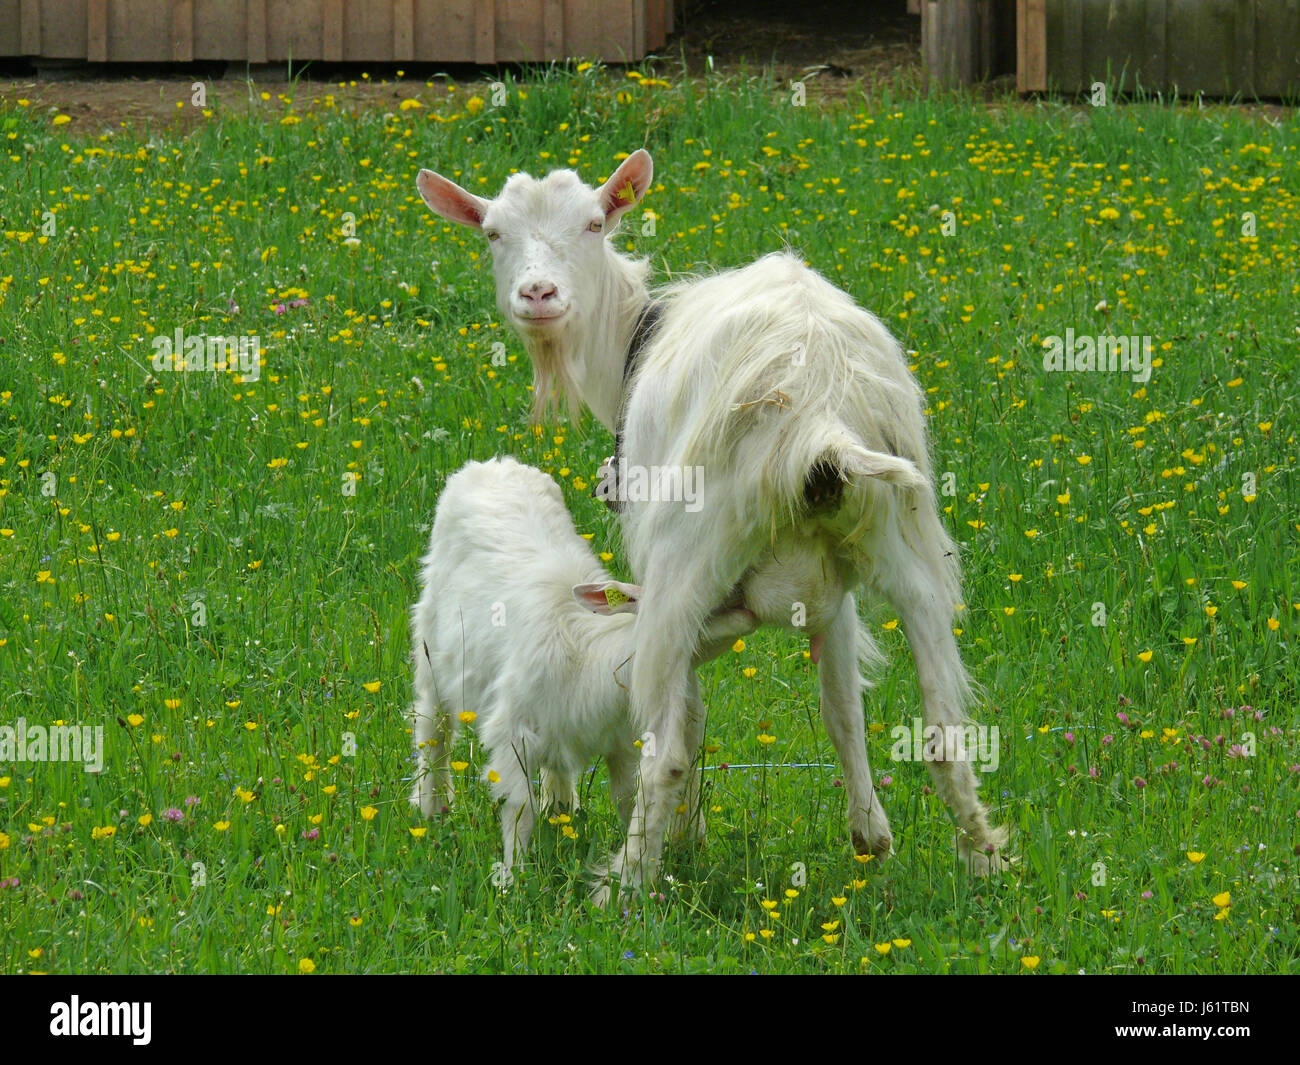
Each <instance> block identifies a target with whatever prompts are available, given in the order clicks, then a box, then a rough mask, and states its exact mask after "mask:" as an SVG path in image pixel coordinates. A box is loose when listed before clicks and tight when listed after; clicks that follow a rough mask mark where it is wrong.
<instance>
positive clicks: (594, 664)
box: [411, 457, 755, 871]
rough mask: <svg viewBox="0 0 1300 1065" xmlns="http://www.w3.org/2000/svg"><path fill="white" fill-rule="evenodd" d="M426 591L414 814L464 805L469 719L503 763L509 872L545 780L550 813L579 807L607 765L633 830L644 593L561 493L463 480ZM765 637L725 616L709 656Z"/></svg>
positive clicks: (493, 769)
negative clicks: (638, 616) (466, 713)
mask: <svg viewBox="0 0 1300 1065" xmlns="http://www.w3.org/2000/svg"><path fill="white" fill-rule="evenodd" d="M421 580H422V582H423V586H422V591H421V593H420V599H419V602H417V603H416V605H415V607H414V608H413V609H412V611H411V653H412V658H413V662H414V666H415V702H414V705H413V706H412V709H411V718H412V724H413V733H414V739H415V753H416V770H415V786H414V788H413V789H412V791H411V802H412V803H413V804H414V805H416V806H418V807H419V808H420V811H421V812H422V813H423V814H424V815H425V816H426V817H432V816H433V814H434V812H435V811H436V810H437V808H438V807H439V806H440V805H442V804H443V803H444V802H445V803H447V804H450V803H451V801H452V797H453V788H452V782H451V773H450V769H449V756H450V754H451V747H452V743H453V742H454V740H455V735H456V729H457V724H458V721H459V716H458V714H459V712H460V711H461V710H465V709H469V710H473V711H474V712H475V713H476V715H477V727H478V735H479V738H480V739H481V740H482V742H483V745H484V746H485V747H487V748H488V750H489V751H490V752H491V754H490V756H489V759H488V762H487V770H486V772H487V774H490V775H489V780H493V783H492V794H493V796H494V798H498V799H502V798H503V799H504V800H505V802H504V804H503V806H502V809H501V829H502V839H503V842H504V848H505V859H504V861H503V863H502V864H503V865H504V867H505V869H506V870H507V871H509V870H510V868H511V866H512V865H513V864H514V857H515V850H516V846H517V847H518V849H519V850H520V851H523V850H526V849H527V847H528V840H529V837H530V835H531V833H532V829H533V822H534V820H535V817H536V810H537V806H538V804H537V802H536V801H535V800H534V797H533V792H532V784H531V780H532V777H533V774H534V773H535V772H538V771H540V774H541V777H542V798H541V805H542V806H546V805H549V802H550V799H551V798H557V799H560V800H561V801H564V802H569V803H571V804H576V794H575V792H574V786H573V783H574V780H575V779H577V778H578V777H579V776H580V775H581V773H582V772H583V770H584V769H586V767H587V766H588V765H589V764H590V762H591V761H592V759H594V758H595V757H597V756H599V755H603V756H604V757H605V761H606V763H607V766H608V769H609V785H610V793H611V794H612V796H613V799H614V803H615V805H616V807H617V808H618V810H619V814H620V816H621V817H622V818H623V822H624V825H626V824H627V821H628V818H629V817H630V814H631V808H632V803H633V796H634V793H635V790H636V776H637V774H636V770H637V758H638V753H637V749H636V747H635V746H634V743H635V741H636V739H637V737H638V736H640V735H641V731H640V730H638V729H636V728H635V727H634V726H633V725H632V723H631V722H630V721H629V718H628V686H627V681H628V680H629V679H630V677H628V676H626V675H625V676H624V677H623V678H622V680H620V678H619V672H620V670H621V669H622V668H623V667H624V666H625V665H626V664H627V662H628V661H629V659H631V658H632V651H633V641H634V636H635V617H634V614H635V612H636V608H637V600H638V597H639V595H640V589H639V588H637V587H636V586H635V585H631V584H622V583H620V582H618V581H612V580H610V578H609V575H608V574H607V573H606V572H605V571H604V569H602V568H601V565H600V563H599V562H598V561H597V560H596V556H595V555H594V554H592V551H591V548H590V547H589V546H588V544H587V542H586V541H585V540H583V539H582V537H581V536H579V535H578V533H577V531H576V530H575V529H574V527H573V521H572V519H571V518H570V517H569V512H568V511H567V510H566V509H565V506H564V500H563V497H562V496H561V495H560V489H559V486H558V485H556V483H555V481H553V480H552V479H551V478H550V477H548V476H547V475H546V474H545V473H543V472H542V471H541V470H538V469H534V468H533V467H531V466H524V465H521V464H520V463H518V462H516V461H515V460H514V459H512V458H508V457H507V458H500V459H492V460H490V461H488V462H470V463H468V464H467V465H465V466H463V467H462V468H461V469H459V470H458V471H457V472H456V473H454V474H452V476H451V477H449V478H448V479H447V484H446V486H445V487H444V488H443V491H442V495H441V496H440V497H439V499H438V506H437V509H436V511H435V513H434V519H433V531H432V532H431V533H430V534H429V551H428V554H427V555H426V556H425V559H424V566H423V572H422V575H421ZM611 603H613V604H614V605H610V604H611ZM597 614H613V615H614V616H612V617H598V616H597ZM754 626H755V620H754V616H753V615H752V614H749V613H748V612H746V611H744V610H740V609H724V610H720V611H718V612H717V613H715V614H713V615H712V616H711V617H710V618H708V619H707V621H706V623H705V625H704V633H703V635H702V637H701V644H700V649H699V659H700V660H704V659H707V658H710V657H713V656H714V655H717V654H720V653H721V652H722V651H723V650H725V649H726V648H727V647H728V646H729V645H730V644H731V643H732V642H733V641H734V640H735V639H736V637H737V636H741V635H744V634H745V633H747V632H751V631H753V629H754ZM623 672H624V674H627V673H629V672H630V670H623ZM693 676H694V674H693V673H692V677H693ZM493 777H495V779H493Z"/></svg>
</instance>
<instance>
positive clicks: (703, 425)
mask: <svg viewBox="0 0 1300 1065" xmlns="http://www.w3.org/2000/svg"><path fill="white" fill-rule="evenodd" d="M652 175H653V167H652V163H651V160H650V156H649V155H648V154H647V153H646V152H645V151H644V150H642V151H637V152H634V153H633V154H632V155H631V156H629V157H628V158H627V159H626V160H624V162H623V163H622V164H621V165H620V166H619V167H618V169H617V170H616V171H615V172H614V174H613V175H612V176H611V177H610V178H609V180H608V181H606V182H605V184H604V185H602V186H601V187H600V188H599V189H592V188H589V187H588V186H587V185H585V184H584V183H583V182H582V181H581V180H580V179H579V178H578V176H577V175H576V174H574V173H573V172H572V171H568V170H559V171H554V172H552V173H550V174H548V175H547V176H546V177H545V178H543V179H540V180H538V179H535V178H532V177H530V176H528V175H527V174H515V175H514V176H512V177H511V178H510V179H509V180H508V181H507V182H506V184H505V187H504V188H503V189H502V191H501V193H500V195H499V196H497V197H496V198H495V199H492V200H485V199H482V198H480V197H477V196H474V195H472V194H471V193H469V192H466V191H465V190H464V189H462V188H460V187H459V186H458V185H456V184H455V183H453V182H451V181H449V180H448V179H446V178H444V177H441V176H440V175H438V174H435V173H433V172H431V171H427V170H424V171H421V172H420V174H419V177H418V180H417V185H418V187H419V190H420V194H421V196H422V197H423V198H424V201H425V203H426V204H427V205H428V206H429V207H430V208H431V209H432V210H433V211H435V212H436V213H437V214H439V215H441V216H443V217H444V218H447V219H449V220H451V221H454V222H458V223H461V224H463V225H467V226H471V227H474V228H478V229H482V230H483V232H484V233H485V234H486V236H487V238H488V241H489V245H490V247H491V249H492V256H493V267H494V271H495V274H496V289H497V303H498V306H499V308H500V310H501V313H502V315H503V317H504V318H505V319H506V320H507V321H508V322H510V324H511V325H512V326H513V327H514V328H515V329H516V330H517V331H518V332H519V334H520V335H521V337H522V338H523V341H524V344H525V346H526V347H527V350H528V354H529V356H530V359H531V361H532V363H533V373H534V390H535V395H534V406H535V410H536V411H537V413H538V414H539V415H540V414H541V412H542V411H543V409H544V407H545V405H546V404H547V403H548V402H549V401H550V399H551V393H552V390H553V389H556V390H558V392H559V393H561V394H562V395H563V396H564V397H565V398H566V399H567V400H569V402H570V403H573V402H576V401H580V402H581V403H584V404H585V405H586V406H587V407H588V408H590V410H591V411H592V412H593V413H594V414H595V415H596V417H597V418H599V419H600V421H601V422H603V423H604V424H605V426H606V427H608V428H609V429H610V430H611V431H614V432H615V433H616V434H617V438H618V440H619V452H620V453H621V457H622V458H623V459H624V460H625V461H626V462H627V463H628V464H629V465H630V466H631V465H635V466H639V467H640V468H641V469H643V470H645V469H650V468H652V467H654V466H658V467H661V468H663V467H667V468H670V469H676V470H679V471H680V470H686V469H688V468H700V469H703V470H704V471H706V472H707V474H708V483H707V485H706V486H705V494H704V506H703V508H702V509H701V508H698V507H697V508H695V511H696V512H692V510H690V509H687V508H686V507H683V506H682V505H681V504H680V503H674V502H671V501H663V500H661V501H656V502H639V503H635V504H634V505H631V506H629V507H627V508H626V510H625V512H624V517H623V527H624V539H625V542H626V543H627V545H628V551H629V555H630V561H631V564H632V569H633V573H634V575H635V576H637V577H638V578H639V579H640V580H641V582H642V584H643V586H644V596H643V598H642V601H641V608H640V610H641V613H640V620H639V623H638V625H637V630H636V633H637V634H636V657H635V659H634V660H633V665H632V714H633V716H634V717H635V718H636V719H637V720H638V721H641V722H646V723H647V725H646V727H648V728H649V729H651V730H652V731H654V732H655V733H656V735H657V737H658V757H657V758H656V760H655V762H654V763H653V768H651V766H649V765H646V764H643V771H642V787H641V789H640V790H639V791H638V793H637V804H636V809H635V812H634V814H633V818H632V822H631V826H630V829H629V834H628V839H627V843H626V846H625V847H624V849H623V851H622V852H621V853H619V854H618V855H616V856H615V857H614V859H613V861H612V863H611V871H612V872H614V873H616V874H618V873H621V877H622V881H623V884H624V886H629V885H639V884H643V883H647V882H649V881H650V879H651V878H653V876H654V875H655V870H656V866H657V862H658V859H659V855H660V852H661V848H662V842H663V834H664V829H665V826H666V824H667V822H668V818H669V816H670V813H671V811H672V810H673V809H674V807H675V806H676V804H677V803H678V802H679V801H680V795H681V790H682V788H683V786H684V777H686V776H687V769H688V766H689V765H690V762H691V759H692V757H693V755H694V752H695V751H696V750H698V748H699V744H700V742H701V740H702V717H701V715H699V714H698V713H695V712H694V711H693V707H692V686H691V682H692V678H693V674H692V672H691V669H690V661H691V653H692V649H693V648H694V647H695V644H696V640H697V637H698V634H699V632H700V629H701V626H702V625H703V623H704V620H705V619H706V618H707V617H708V616H709V614H710V612H711V610H713V608H715V607H717V606H718V604H720V603H736V602H739V601H742V600H743V601H744V602H745V604H746V606H748V607H749V608H750V609H751V610H753V611H754V612H755V613H756V614H757V615H758V617H759V620H760V621H761V622H762V623H765V624H781V625H785V626H787V627H801V625H802V627H803V628H804V629H805V630H806V631H807V632H808V634H809V635H810V636H811V637H812V649H813V657H814V658H815V659H816V660H817V661H818V664H819V674H820V686H821V711H822V720H823V722H824V723H825V726H826V729H827V732H828V733H829V734H830V737H831V740H832V742H833V743H834V745H835V748H836V750H837V752H838V754H839V757H840V761H841V763H842V765H843V768H844V776H845V780H846V783H847V794H848V821H849V829H850V835H851V838H852V842H853V846H854V848H855V850H856V851H857V852H858V853H859V854H866V853H872V854H876V855H879V856H884V855H886V854H888V853H889V852H890V851H891V849H892V836H891V833H890V829H889V823H888V820H887V818H886V815H885V811H884V809H883V807H882V806H881V804H880V800H879V797H878V796H877V794H876V791H875V788H874V786H873V784H872V780H871V770H870V767H869V765H868V763H867V752H866V742H865V737H864V730H863V720H862V704H861V688H862V684H863V681H862V678H861V676H860V675H859V670H858V666H859V662H860V661H862V662H866V661H870V660H872V659H873V658H875V657H877V652H876V651H875V649H874V648H873V646H872V644H871V642H870V639H869V637H867V635H866V633H865V631H864V630H862V627H861V625H860V622H859V620H858V617H857V610H856V605H855V602H854V595H853V593H854V592H855V591H856V590H857V589H864V590H866V591H869V592H871V593H874V594H878V595H882V596H883V597H884V598H885V599H887V600H888V601H889V602H890V603H891V604H892V605H893V606H894V608H895V609H896V610H897V612H898V614H899V616H900V617H901V619H902V622H903V628H904V630H905V633H906V635H907V639H908V642H909V644H910V645H911V648H912V654H913V658H914V660H915V663H916V668H917V672H918V675H919V679H920V687H921V694H922V701H923V713H924V719H925V723H926V725H927V726H929V725H934V726H939V727H940V728H943V727H944V726H961V725H964V724H965V722H966V720H967V718H966V713H965V708H966V706H967V704H968V702H969V700H970V695H971V690H970V684H969V680H968V677H967V674H966V672H965V669H964V668H963V666H962V662H961V658H960V655H959V653H958V650H957V644H956V641H955V639H954V637H953V632H952V621H953V611H954V608H955V606H956V604H957V603H958V601H959V599H960V582H959V573H958V564H957V548H956V545H955V544H954V543H953V541H952V540H951V538H950V537H949V536H948V534H947V532H946V531H945V529H944V527H943V524H942V522H941V520H940V518H939V515H938V510H937V500H936V498H935V494H934V490H933V487H932V484H931V480H932V474H931V466H930V456H929V450H928V441H927V437H926V426H925V418H924V407H923V397H922V393H921V390H920V388H919V387H918V386H917V384H916V382H915V381H914V380H913V378H912V376H911V374H910V373H909V372H908V369H907V365H906V362H905V360H904V357H903V353H902V350H901V348H900V347H899V345H898V343H897V341H896V340H895V339H894V338H893V337H892V336H891V335H890V333H889V331H888V330H887V329H886V328H885V326H884V325H883V324H882V323H881V322H880V321H879V320H878V319H877V318H876V317H875V316H874V315H872V314H870V313H869V312H868V311H866V310H863V309H862V308H860V307H858V306H857V305H856V304H855V303H854V302H853V301H852V300H851V299H850V298H849V297H848V296H847V295H846V294H845V293H843V292H841V291H840V290H838V289H836V288H835V287H833V286H832V285H830V284H829V283H828V282H827V281H825V280H824V279H823V278H822V277H820V276H819V275H818V274H817V273H815V272H814V271H812V270H810V269H807V268H806V267H805V266H804V265H803V264H802V263H801V262H800V261H799V260H798V259H797V258H796V257H794V256H793V255H792V254H789V253H785V254H774V255H769V256H766V257H765V258H762V259H760V260H759V261H757V262H755V263H753V264H751V265H749V266H746V267H743V268H741V269H737V270H728V271H725V272H722V273H719V274H716V275H714V276H711V277H707V278H704V279H701V280H695V281H689V282H685V283H681V284H677V285H674V286H672V287H669V288H668V289H666V290H664V291H662V292H661V293H659V294H658V295H657V298H656V304H657V308H658V311H659V314H658V319H657V323H656V324H655V326H654V327H653V329H652V330H651V331H650V336H649V338H648V339H646V340H644V342H643V343H642V344H641V345H640V354H639V356H638V357H636V358H635V365H634V366H633V367H632V368H631V373H630V374H629V378H628V381H627V382H626V387H625V383H624V380H623V377H624V362H625V359H627V358H628V353H629V351H630V345H632V341H633V337H634V335H636V334H638V333H641V332H642V331H643V330H642V329H641V328H638V327H639V326H641V325H642V314H643V312H645V310H646V308H647V307H648V306H650V295H649V292H648V290H647V288H646V280H645V279H646V274H647V270H648V267H647V265H646V264H645V263H643V262H638V261H633V260H630V259H628V258H625V257H623V256H622V255H619V254H618V253H617V252H616V251H615V249H614V247H613V245H612V244H611V243H610V242H609V240H608V239H607V237H608V236H609V233H610V232H611V231H612V230H613V228H614V226H615V225H616V224H617V222H618V220H619V218H620V216H621V215H622V214H623V213H624V212H625V211H626V210H627V209H628V208H629V207H632V206H633V205H634V204H636V203H638V202H639V201H640V200H641V198H642V196H644V195H645V193H646V191H647V189H648V188H649V187H650V184H651V180H652ZM802 615H806V616H802ZM940 734H941V735H942V734H946V733H940ZM928 764H929V769H930V772H931V775H932V779H933V783H934V785H935V788H936V790H937V791H938V793H939V794H940V795H941V796H942V797H943V799H944V800H945V801H946V802H947V804H948V806H949V808H950V809H951V811H952V814H953V817H954V819H955V821H956V826H957V847H958V851H959V853H960V854H961V855H962V856H963V857H964V858H965V859H966V861H967V863H968V867H969V868H970V869H971V870H972V871H973V872H976V873H986V872H988V871H989V870H990V869H991V868H995V867H1000V866H1001V863H1002V858H1001V855H1000V853H999V851H1000V849H1001V848H1002V847H1003V846H1004V845H1005V840H1006V834H1005V831H1004V830H1002V829H994V828H992V827H991V826H990V824H989V821H988V814H987V810H986V809H985V807H984V805H983V804H982V803H981V802H980V800H979V798H978V796H977V794H976V782H975V780H976V778H975V775H974V772H973V770H972V768H971V764H970V762H969V760H967V758H966V756H965V752H964V751H962V750H960V749H959V748H955V747H949V748H945V750H944V751H942V752H940V759H939V760H931V761H929V763H928Z"/></svg>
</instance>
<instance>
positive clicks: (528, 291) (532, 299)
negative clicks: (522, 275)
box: [519, 281, 558, 303]
mask: <svg viewBox="0 0 1300 1065" xmlns="http://www.w3.org/2000/svg"><path fill="white" fill-rule="evenodd" d="M519 295H520V296H522V297H523V298H524V299H525V300H527V301H528V302H529V303H545V302H546V301H547V300H549V299H554V298H555V297H556V296H557V295H558V293H557V291H556V288H555V286H554V285H552V284H551V283H550V282H549V281H534V282H533V283H532V284H531V285H524V286H523V287H521V288H520V289H519Z"/></svg>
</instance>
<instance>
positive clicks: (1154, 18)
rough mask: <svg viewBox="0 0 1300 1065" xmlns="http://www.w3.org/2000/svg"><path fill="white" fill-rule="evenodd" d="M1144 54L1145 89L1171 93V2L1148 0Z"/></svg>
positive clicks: (1142, 75)
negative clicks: (1169, 60)
mask: <svg viewBox="0 0 1300 1065" xmlns="http://www.w3.org/2000/svg"><path fill="white" fill-rule="evenodd" d="M1144 45H1145V47H1144V48H1143V52H1142V56H1143V59H1142V69H1141V71H1140V73H1141V77H1142V86H1143V88H1147V89H1152V90H1154V91H1156V92H1161V93H1163V92H1168V91H1169V62H1168V56H1167V55H1166V49H1167V48H1168V47H1169V2H1168V0H1147V4H1146V35H1145V38H1144Z"/></svg>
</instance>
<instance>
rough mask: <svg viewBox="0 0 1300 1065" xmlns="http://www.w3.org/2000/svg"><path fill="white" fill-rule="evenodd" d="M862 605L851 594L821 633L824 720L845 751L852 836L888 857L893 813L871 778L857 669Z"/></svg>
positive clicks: (858, 847) (860, 847) (856, 843)
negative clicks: (888, 811)
mask: <svg viewBox="0 0 1300 1065" xmlns="http://www.w3.org/2000/svg"><path fill="white" fill-rule="evenodd" d="M858 668H859V666H858V611H857V606H856V604H855V603H854V600H853V596H851V595H846V596H845V597H844V599H843V600H842V601H841V602H840V608H839V612H838V613H837V614H836V615H835V620H834V621H833V622H832V623H831V627H830V628H829V629H827V630H826V632H825V633H824V634H823V637H822V655H821V662H820V664H819V666H818V679H819V681H820V682H821V697H822V723H823V724H824V725H825V726H826V733H827V735H829V736H830V738H831V743H832V744H833V745H834V746H835V750H836V753H838V754H839V757H840V766H841V767H842V768H843V770H844V781H845V785H846V787H847V791H848V799H849V836H850V838H851V839H852V841H853V849H854V851H856V852H857V853H858V854H874V855H876V856H877V857H878V858H883V857H885V856H886V855H887V854H889V852H890V850H891V849H892V847H893V843H894V838H893V836H892V835H891V834H890V831H889V819H888V818H887V817H886V816H885V808H884V807H883V806H881V804H880V796H879V795H877V794H876V789H875V786H874V785H873V784H872V781H871V766H870V764H869V763H868V762H867V739H866V733H865V731H864V729H863V725H862V677H861V675H860V674H859V672H858Z"/></svg>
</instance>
